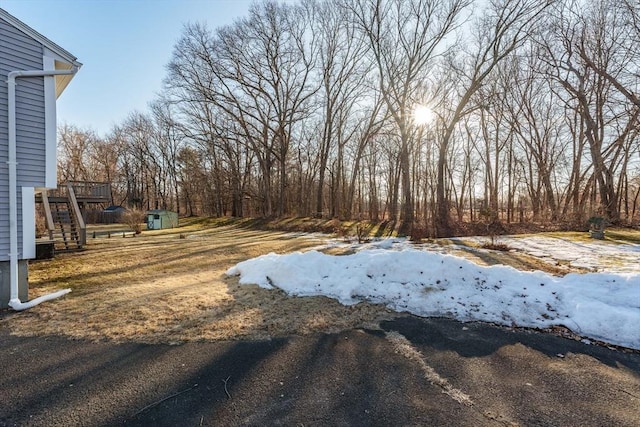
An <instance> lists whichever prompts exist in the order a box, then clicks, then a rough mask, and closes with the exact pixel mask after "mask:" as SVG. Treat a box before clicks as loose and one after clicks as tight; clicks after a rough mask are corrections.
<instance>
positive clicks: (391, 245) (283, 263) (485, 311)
mask: <svg viewBox="0 0 640 427" xmlns="http://www.w3.org/2000/svg"><path fill="white" fill-rule="evenodd" d="M532 239H536V238H532ZM501 240H502V239H501ZM528 240H529V239H527V241H528ZM534 242H535V240H534ZM506 243H507V244H508V245H509V246H512V244H513V243H512V242H511V241H509V242H506ZM581 245H583V244H573V245H569V243H567V244H566V245H565V246H564V251H566V252H568V251H570V250H574V249H575V248H579V247H580V246H581ZM408 246H409V245H408V244H407V243H406V242H405V241H403V240H401V239H387V240H386V241H373V242H371V243H368V244H366V245H359V247H358V248H359V249H360V250H359V251H357V252H356V253H354V254H352V255H343V256H332V255H326V254H323V253H321V252H319V251H317V250H311V251H309V252H305V253H301V252H296V253H291V254H286V255H276V254H273V253H271V254H268V255H263V256H260V257H257V258H254V259H250V260H247V261H244V262H241V263H239V264H237V265H235V266H234V267H232V268H230V269H229V270H228V271H227V275H239V276H240V283H241V284H257V285H259V286H262V287H265V288H272V287H278V288H280V289H282V290H284V291H285V292H287V293H289V294H291V295H298V296H314V295H325V296H328V297H332V298H335V299H337V300H338V301H340V302H341V303H342V304H345V305H352V304H356V303H358V302H361V301H370V302H373V303H381V304H385V305H386V306H388V307H390V308H391V309H393V310H396V311H408V312H410V313H413V314H416V315H419V316H425V317H428V316H443V317H450V318H456V319H459V320H461V321H474V320H477V321H488V322H495V323H499V324H504V325H517V326H526V327H538V328H547V327H550V326H553V325H563V326H566V327H568V328H570V329H571V330H573V331H574V332H576V333H578V334H580V335H583V336H588V337H590V338H593V339H597V340H601V341H605V342H609V343H612V344H617V345H622V346H626V347H631V348H636V349H640V327H639V325H640V274H639V273H638V270H637V256H638V252H637V251H636V252H635V253H636V271H635V273H629V272H624V273H620V272H619V273H587V274H575V273H573V274H567V275H566V276H564V277H555V276H552V275H549V274H546V273H543V272H540V271H535V272H524V271H519V270H516V269H514V268H511V267H507V266H491V267H485V266H479V265H477V264H474V263H473V262H471V261H468V260H466V259H464V258H460V257H456V256H453V255H448V254H442V253H434V252H431V251H426V250H417V249H415V248H409V247H408ZM614 247H617V246H614ZM543 248H544V249H543ZM570 248H571V249H570ZM538 250H539V251H540V252H545V253H551V255H550V256H554V255H557V251H560V252H562V250H561V249H558V248H555V249H550V248H548V247H547V246H546V245H545V244H544V243H542V244H540V245H538ZM630 252H633V251H630ZM591 255H593V254H591Z"/></svg>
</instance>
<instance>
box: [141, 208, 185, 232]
mask: <svg viewBox="0 0 640 427" xmlns="http://www.w3.org/2000/svg"><path fill="white" fill-rule="evenodd" d="M177 226H178V214H177V213H175V212H171V211H167V210H164V209H152V210H150V211H147V230H162V229H164V228H174V227H177Z"/></svg>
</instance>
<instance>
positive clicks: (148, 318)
mask: <svg viewBox="0 0 640 427" xmlns="http://www.w3.org/2000/svg"><path fill="white" fill-rule="evenodd" d="M257 225H260V226H263V225H264V224H257ZM255 227H256V224H255V223H253V222H251V221H229V220H224V219H222V220H212V219H189V220H184V221H181V225H180V227H179V228H176V229H171V230H157V231H144V232H143V233H142V234H141V235H139V236H136V237H125V238H123V237H122V234H118V233H112V234H111V236H112V237H110V238H108V237H107V236H108V234H107V233H106V231H108V230H109V229H108V228H105V227H100V228H96V229H95V230H96V231H97V233H96V238H91V236H93V233H92V230H91V229H90V230H89V232H88V236H89V237H90V238H89V242H88V244H87V246H86V249H85V250H84V251H81V252H74V253H63V254H58V255H57V256H56V258H55V259H53V260H48V261H36V262H33V263H32V264H31V265H30V270H29V274H30V298H31V299H33V298H35V297H37V296H40V295H44V294H46V293H49V292H53V291H56V290H59V289H63V288H71V289H72V292H71V293H70V294H68V295H67V296H65V297H63V298H61V299H58V300H55V301H51V302H47V303H44V304H41V305H39V306H36V307H34V308H32V309H30V310H27V311H26V312H22V313H14V312H10V311H4V312H2V314H1V316H2V317H0V327H3V328H9V329H10V330H11V332H12V333H14V334H17V335H46V334H56V335H66V336H69V337H73V338H88V339H93V340H114V341H137V342H146V343H170V344H177V343H181V342H186V341H203V340H219V339H245V338H258V339H268V338H269V337H273V336H282V335H288V334H306V333H313V332H319V331H323V332H327V331H338V330H342V329H347V328H352V327H375V325H377V324H378V322H379V321H380V320H382V319H388V318H390V317H393V316H395V315H396V314H395V313H393V312H391V311H390V310H389V309H387V308H385V307H383V306H381V305H375V304H369V303H359V304H356V305H353V306H343V305H341V304H340V303H338V302H337V301H335V300H333V299H330V298H327V297H321V296H316V297H304V298H296V297H290V296H287V295H286V294H285V293H284V292H282V291H280V290H277V289H275V290H267V289H262V288H259V287H258V286H254V285H249V286H247V285H242V286H240V285H239V284H238V279H237V278H236V277H227V276H226V275H225V272H226V271H227V270H228V269H229V268H230V267H232V266H234V265H235V264H237V263H238V262H240V261H244V260H247V259H250V258H254V257H257V256H259V255H263V254H267V253H270V252H274V253H289V252H294V251H304V250H308V249H310V248H314V247H315V248H317V247H319V246H322V247H323V248H324V249H323V250H324V251H325V252H330V253H332V254H344V253H351V252H353V251H354V250H355V248H357V246H358V244H357V243H355V242H353V241H352V242H350V243H347V242H345V241H344V237H341V238H339V239H337V240H334V241H333V242H332V244H329V245H327V239H328V238H329V237H330V236H327V235H318V234H305V233H299V232H282V231H275V230H264V229H262V230H258V229H256V228H255ZM327 227H328V226H327ZM262 228H264V227H262ZM110 230H112V231H113V230H114V229H113V227H112V228H110ZM540 238H546V239H559V240H551V242H557V241H562V242H565V243H566V244H569V243H570V244H571V245H573V246H572V247H573V248H578V247H582V249H584V250H587V251H588V252H589V253H592V255H594V257H595V253H597V252H601V254H599V255H602V254H605V255H606V253H605V251H599V250H594V249H593V248H591V247H590V246H589V245H592V244H595V245H601V247H616V246H619V245H620V243H625V244H632V245H634V244H637V242H638V241H640V233H639V232H637V231H625V230H614V231H611V232H608V238H607V240H606V241H604V242H595V241H591V242H590V241H586V240H583V238H584V236H583V234H576V235H573V234H571V233H560V234H559V233H553V234H549V235H535V236H525V237H509V238H504V240H505V241H506V242H507V244H508V245H513V246H517V245H516V243H517V242H520V243H519V244H521V249H519V250H512V251H508V252H500V251H486V250H481V249H479V246H480V244H481V241H482V239H473V238H464V239H462V240H461V239H452V240H440V241H432V242H425V243H424V244H422V246H425V247H427V249H429V250H434V251H441V252H447V253H453V254H456V255H461V256H464V257H466V258H469V259H471V260H472V261H474V262H476V263H479V264H490V265H491V264H505V265H511V266H513V267H515V268H518V269H521V270H543V271H546V272H549V273H552V274H565V273H567V272H571V271H574V272H582V271H587V270H589V266H584V265H573V264H572V262H573V261H566V260H563V259H557V260H556V259H554V256H557V254H553V253H551V254H548V253H547V254H544V256H542V254H541V252H540V247H538V251H537V252H536V251H527V250H525V249H527V242H535V241H536V239H540ZM522 245H524V246H522ZM534 246H535V245H532V247H534ZM551 246H554V244H553V243H552V244H551ZM622 246H624V245H622ZM546 247H548V245H547V246H546ZM522 248H524V249H522ZM585 248H586V249H585ZM565 251H566V250H565ZM600 258H602V257H600ZM605 258H606V257H605ZM634 259H635V260H637V255H636V258H634ZM616 262H622V261H620V260H617V261H616ZM635 265H637V261H636V262H634V266H635ZM611 266H614V263H613V262H612V263H611ZM597 268H606V267H602V266H600V267H597ZM634 268H635V267H634Z"/></svg>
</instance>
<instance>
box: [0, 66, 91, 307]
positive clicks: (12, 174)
mask: <svg viewBox="0 0 640 427" xmlns="http://www.w3.org/2000/svg"><path fill="white" fill-rule="evenodd" d="M77 71H78V68H77V67H73V68H72V69H71V70H28V71H11V72H10V73H9V74H8V75H7V77H8V78H7V85H8V86H9V88H8V89H9V105H8V108H9V117H8V121H9V123H8V125H9V153H8V154H9V157H8V160H7V165H9V260H10V262H9V268H10V271H9V280H10V286H11V299H10V300H9V306H10V307H11V308H13V309H14V310H17V311H20V310H26V309H27V308H31V307H33V306H34V305H38V304H40V303H41V302H44V301H48V300H51V299H54V298H58V297H61V296H62V295H65V294H68V293H69V292H71V289H63V290H61V291H58V292H54V293H52V294H48V295H43V296H41V297H39V298H36V299H34V300H32V301H29V302H25V303H23V302H22V301H20V298H19V297H18V206H17V205H18V195H17V191H18V190H17V189H18V170H17V165H18V161H17V160H18V158H17V154H16V146H17V143H16V79H18V78H23V77H49V76H62V75H72V74H75V73H76V72H77Z"/></svg>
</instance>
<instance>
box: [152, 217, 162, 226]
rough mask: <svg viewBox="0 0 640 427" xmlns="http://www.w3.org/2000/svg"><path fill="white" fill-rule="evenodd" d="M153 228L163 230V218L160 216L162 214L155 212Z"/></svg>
mask: <svg viewBox="0 0 640 427" xmlns="http://www.w3.org/2000/svg"><path fill="white" fill-rule="evenodd" d="M153 229H154V230H161V229H162V219H161V218H160V215H158V214H155V215H154V216H153Z"/></svg>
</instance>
